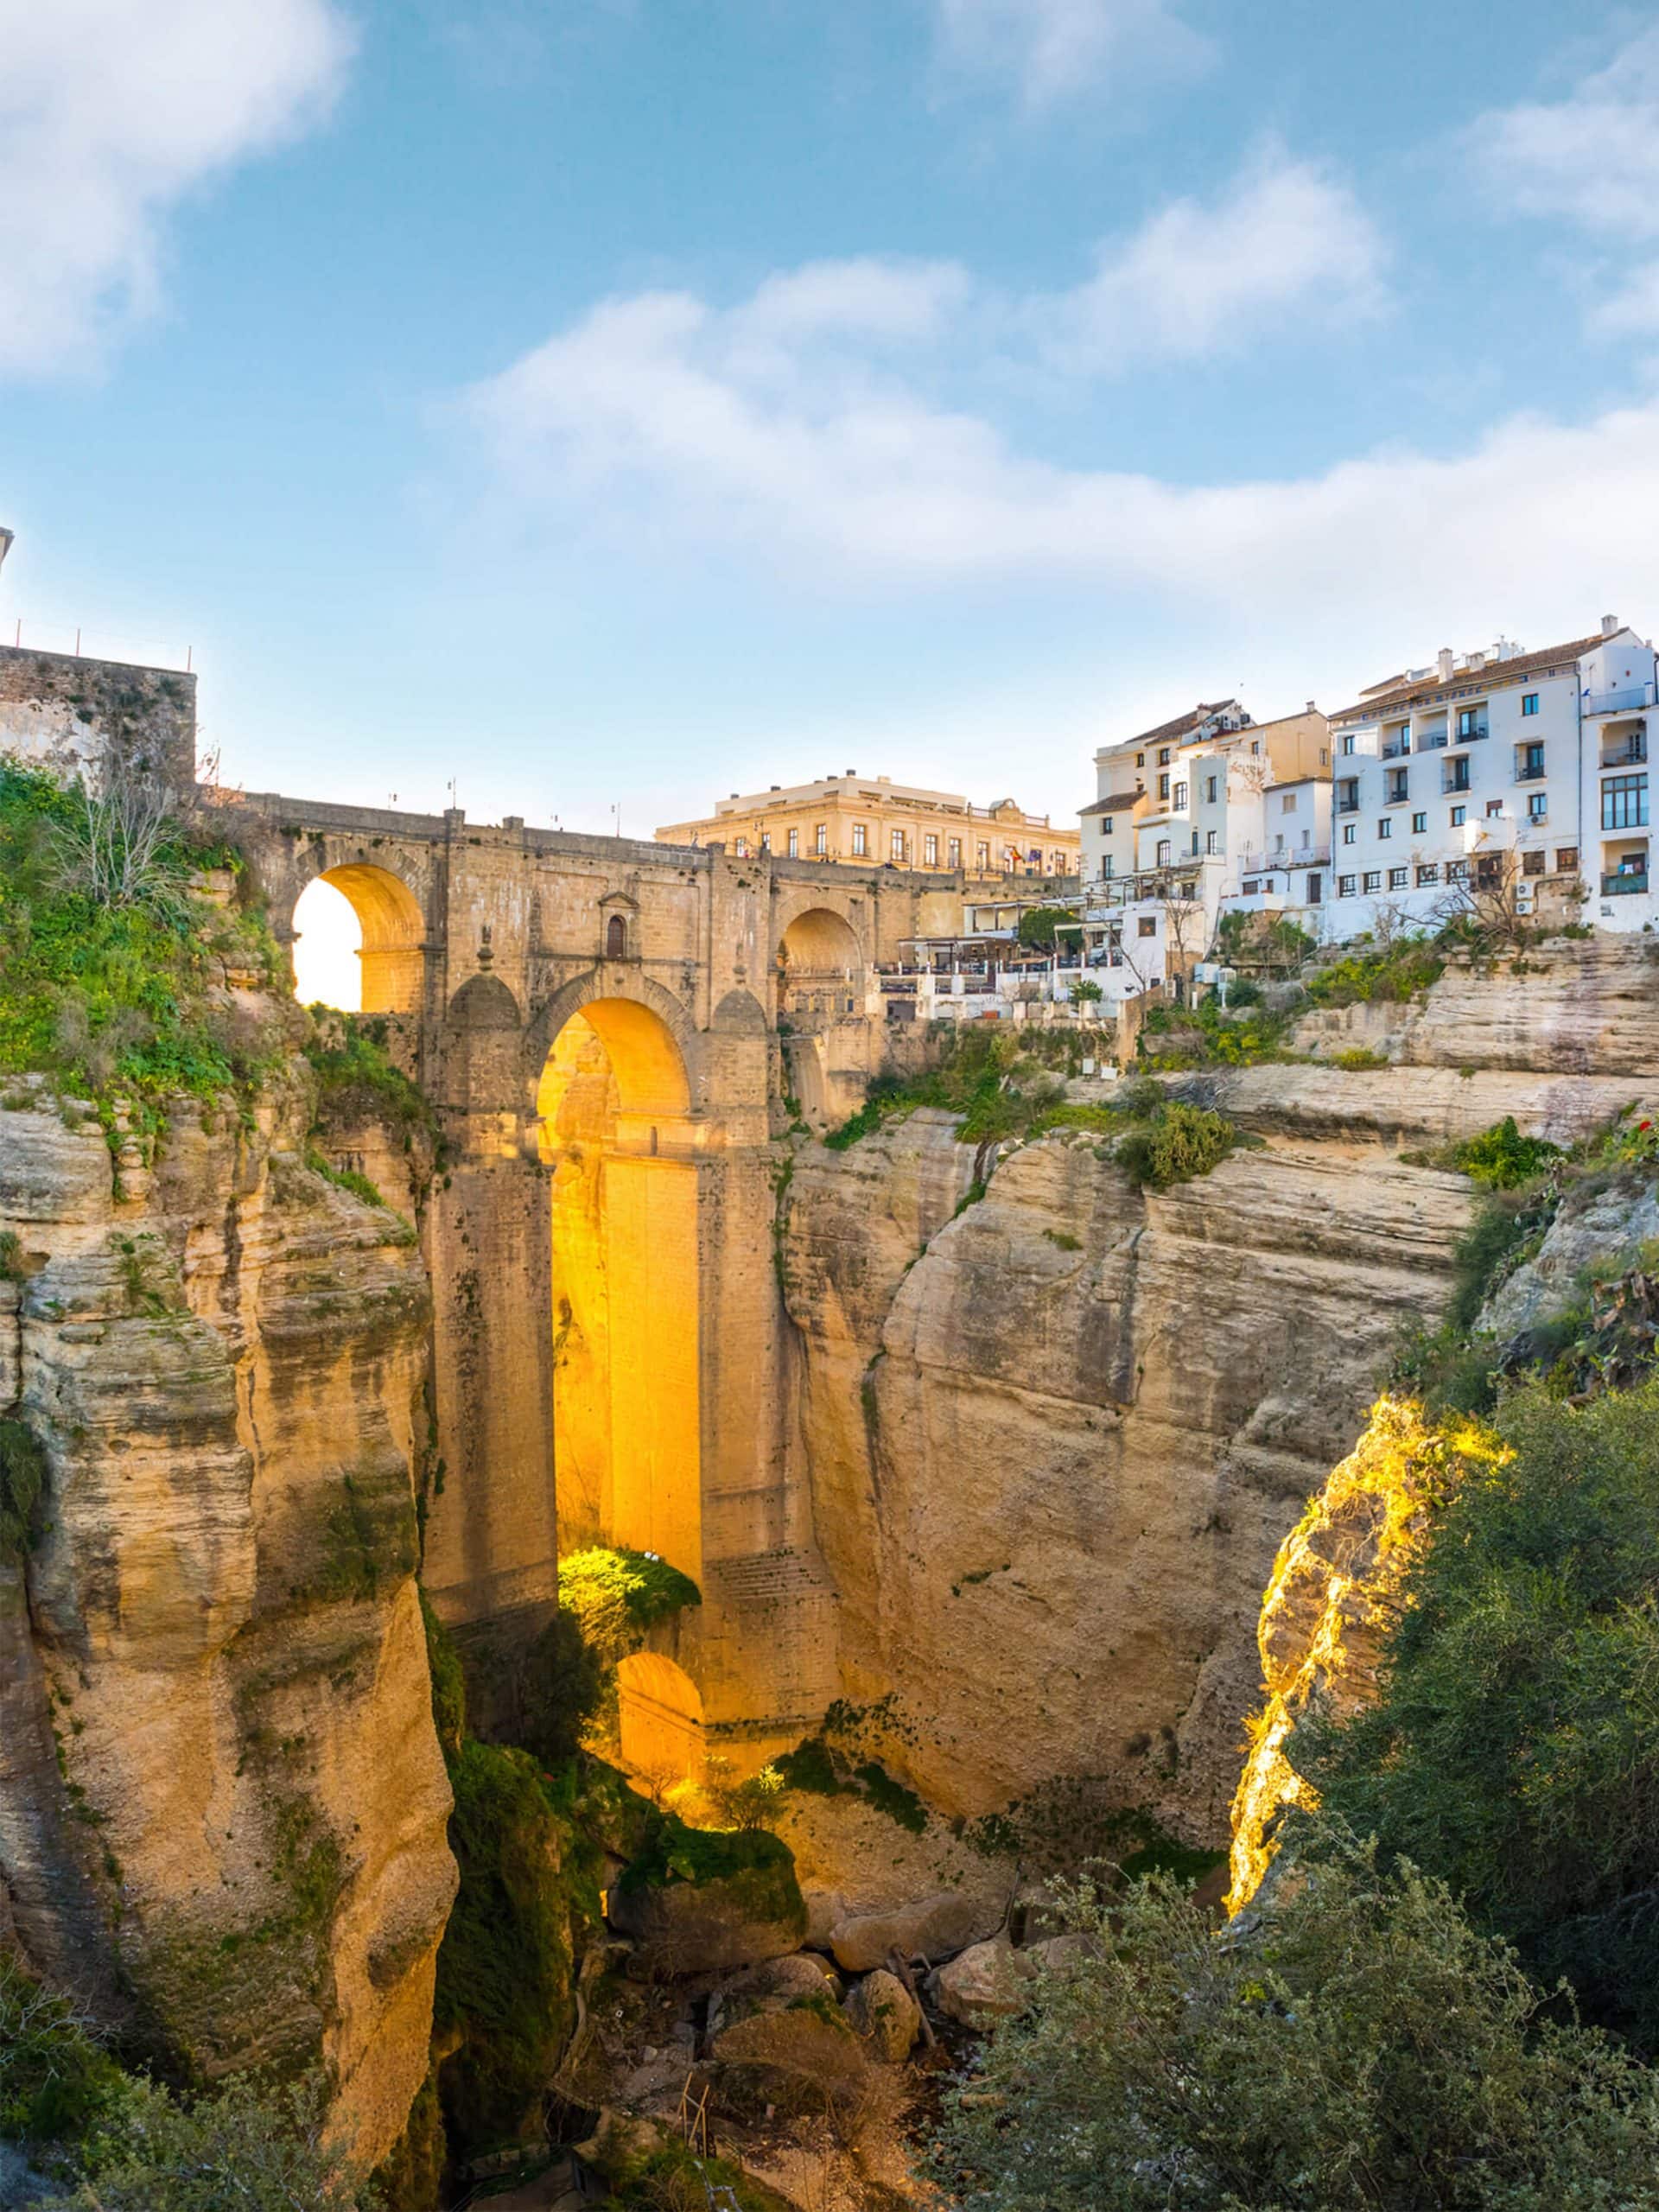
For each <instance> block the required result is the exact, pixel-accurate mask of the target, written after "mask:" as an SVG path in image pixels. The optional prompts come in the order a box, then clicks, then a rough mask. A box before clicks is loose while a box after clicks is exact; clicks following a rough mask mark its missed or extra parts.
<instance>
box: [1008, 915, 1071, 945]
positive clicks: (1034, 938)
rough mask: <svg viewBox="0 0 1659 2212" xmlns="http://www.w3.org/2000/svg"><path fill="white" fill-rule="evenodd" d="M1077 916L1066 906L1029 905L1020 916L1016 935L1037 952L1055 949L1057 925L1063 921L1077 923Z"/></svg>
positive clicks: (1021, 942) (1022, 942)
mask: <svg viewBox="0 0 1659 2212" xmlns="http://www.w3.org/2000/svg"><path fill="white" fill-rule="evenodd" d="M1076 919H1077V917H1076V915H1075V914H1073V913H1072V912H1071V910H1070V908H1069V907H1065V906H1027V909H1026V911H1025V912H1024V913H1023V914H1021V915H1020V923H1019V926H1018V928H1017V929H1016V930H1015V931H1014V935H1015V937H1016V938H1018V939H1019V941H1020V944H1023V945H1027V946H1029V947H1030V948H1031V949H1032V950H1033V951H1036V952H1052V950H1054V931H1055V925H1057V924H1058V923H1062V922H1073V923H1075V921H1076Z"/></svg>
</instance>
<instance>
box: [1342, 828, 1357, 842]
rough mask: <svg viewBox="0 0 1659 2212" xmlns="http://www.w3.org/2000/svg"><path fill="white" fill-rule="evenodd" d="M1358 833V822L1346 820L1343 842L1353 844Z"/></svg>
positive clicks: (1343, 829)
mask: <svg viewBox="0 0 1659 2212" xmlns="http://www.w3.org/2000/svg"><path fill="white" fill-rule="evenodd" d="M1358 834H1359V829H1358V825H1357V823H1352V822H1344V823H1343V825H1342V842H1343V843H1344V845H1351V844H1352V843H1353V842H1354V840H1355V838H1356V837H1357V836H1358Z"/></svg>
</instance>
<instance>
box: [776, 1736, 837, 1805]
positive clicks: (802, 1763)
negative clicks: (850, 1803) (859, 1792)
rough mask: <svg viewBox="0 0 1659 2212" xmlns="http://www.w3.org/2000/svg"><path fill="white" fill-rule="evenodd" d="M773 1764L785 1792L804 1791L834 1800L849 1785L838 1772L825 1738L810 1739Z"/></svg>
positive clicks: (812, 1737) (785, 1753)
mask: <svg viewBox="0 0 1659 2212" xmlns="http://www.w3.org/2000/svg"><path fill="white" fill-rule="evenodd" d="M774 1764H776V1766H777V1769H778V1771H779V1774H780V1775H782V1777H784V1783H785V1788H786V1789H804V1790H807V1791H809V1792H810V1793H811V1794H812V1795H813V1796H818V1797H834V1796H839V1794H840V1793H841V1791H842V1789H844V1788H845V1786H846V1785H845V1783H843V1782H842V1778H841V1777H840V1776H839V1775H838V1774H837V1773H836V1764H835V1760H834V1759H833V1758H832V1757H831V1756H830V1751H829V1745H828V1744H826V1743H825V1742H824V1740H823V1737H822V1736H809V1737H808V1738H807V1739H806V1741H805V1742H804V1744H798V1745H796V1746H795V1749H794V1750H793V1751H785V1752H784V1753H783V1755H782V1756H781V1757H780V1758H779V1759H777V1760H776V1761H775V1762H774Z"/></svg>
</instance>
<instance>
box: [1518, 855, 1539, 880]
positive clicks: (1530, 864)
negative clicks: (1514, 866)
mask: <svg viewBox="0 0 1659 2212" xmlns="http://www.w3.org/2000/svg"><path fill="white" fill-rule="evenodd" d="M1543 872H1544V856H1543V855H1542V854H1541V853H1522V855H1521V873H1522V875H1541V874H1543Z"/></svg>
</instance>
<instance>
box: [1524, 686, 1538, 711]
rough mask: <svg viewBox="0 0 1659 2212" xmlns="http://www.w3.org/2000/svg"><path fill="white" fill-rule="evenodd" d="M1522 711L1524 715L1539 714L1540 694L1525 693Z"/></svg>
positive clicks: (1533, 692)
mask: <svg viewBox="0 0 1659 2212" xmlns="http://www.w3.org/2000/svg"><path fill="white" fill-rule="evenodd" d="M1521 711H1522V714H1523V715H1535V714H1536V713H1537V711H1538V694H1537V693H1536V692H1535V691H1523V692H1522V695H1521Z"/></svg>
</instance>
